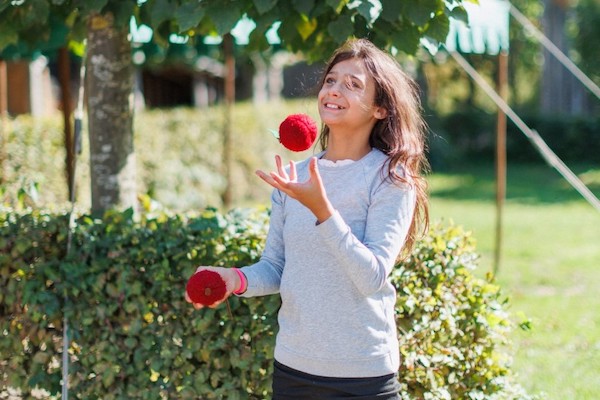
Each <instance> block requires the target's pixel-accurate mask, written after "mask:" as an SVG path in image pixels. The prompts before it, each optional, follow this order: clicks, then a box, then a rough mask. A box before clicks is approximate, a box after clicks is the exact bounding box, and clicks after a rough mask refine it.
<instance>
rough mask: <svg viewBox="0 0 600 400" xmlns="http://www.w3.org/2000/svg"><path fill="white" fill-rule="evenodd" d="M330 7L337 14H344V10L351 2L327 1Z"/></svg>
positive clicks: (343, 0) (346, 0)
mask: <svg viewBox="0 0 600 400" xmlns="http://www.w3.org/2000/svg"><path fill="white" fill-rule="evenodd" d="M325 2H326V3H327V5H328V6H329V7H331V8H332V9H333V10H334V11H335V13H336V14H339V13H341V12H342V9H343V8H344V7H345V6H346V4H348V2H349V0H326V1H325Z"/></svg>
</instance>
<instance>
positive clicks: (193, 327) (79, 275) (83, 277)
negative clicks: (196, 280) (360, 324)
mask: <svg viewBox="0 0 600 400" xmlns="http://www.w3.org/2000/svg"><path fill="white" fill-rule="evenodd" d="M267 218H268V213H267V212H266V211H264V210H263V211H261V210H255V209H247V210H241V209H238V210H233V211H231V212H229V213H227V214H220V213H218V212H216V211H215V210H214V209H206V210H205V211H203V212H202V213H200V214H198V215H193V214H187V215H168V214H161V215H156V216H151V215H144V216H142V217H141V218H140V219H139V220H136V219H134V217H133V213H132V212H130V211H126V212H109V213H107V214H106V215H105V216H104V218H103V219H92V218H90V217H89V216H86V215H83V216H80V217H78V218H77V221H76V222H77V223H76V224H75V228H74V229H73V230H72V235H73V236H72V238H73V241H72V247H71V248H70V251H68V252H67V241H68V237H69V236H68V232H69V231H68V226H69V221H68V218H67V216H65V215H56V214H52V213H48V212H44V211H40V210H30V211H29V212H25V213H16V212H13V211H10V210H4V211H0V282H1V284H2V287H4V288H5V289H4V290H3V291H1V292H0V315H1V316H2V319H1V320H0V333H1V334H2V340H0V388H1V389H0V395H1V394H2V391H6V390H8V389H9V388H17V389H19V390H21V392H22V394H23V395H24V396H26V397H28V398H30V397H31V393H32V392H33V391H34V389H36V388H37V389H38V390H43V391H44V393H46V397H52V396H53V395H54V396H56V395H57V394H58V393H59V392H60V379H61V371H60V360H61V357H62V354H61V352H62V348H61V345H62V331H63V319H62V318H63V313H64V315H65V316H66V317H67V319H68V321H69V333H70V339H71V341H70V346H69V357H70V360H71V363H70V375H69V376H70V387H71V389H70V395H71V397H72V398H81V399H95V398H102V399H129V398H140V399H159V398H177V399H197V398H203V399H214V398H227V399H241V398H254V399H262V398H267V397H268V393H269V392H270V381H271V378H270V376H271V372H272V365H271V357H272V353H273V345H274V334H275V332H276V329H277V326H276V324H277V322H276V314H277V309H278V307H279V297H278V296H267V297H263V298H254V299H240V298H235V297H234V298H231V299H230V300H229V303H230V306H231V313H232V314H231V316H230V315H229V314H228V311H227V308H226V307H224V306H223V307H219V308H217V309H214V310H213V309H203V310H200V311H196V310H194V309H193V308H192V307H190V306H189V305H188V304H187V303H185V302H184V300H183V291H184V287H185V283H186V281H187V279H188V277H189V276H190V275H191V274H192V273H193V271H194V270H195V268H196V266H197V265H222V266H233V265H246V264H249V263H252V262H254V261H255V260H257V259H258V257H259V256H260V253H261V251H262V246H263V244H264V238H265V233H266V228H267V222H268V220H267ZM473 250H474V249H473V247H472V245H471V242H470V239H469V237H468V235H467V234H466V233H464V232H462V231H461V230H460V229H459V228H457V227H449V228H443V227H438V228H437V230H433V231H432V233H431V235H430V236H428V237H427V238H425V239H424V240H423V241H421V242H420V243H419V245H418V247H417V249H416V250H415V251H414V253H413V254H412V255H411V256H410V258H409V259H408V260H407V261H406V262H404V263H401V264H399V265H398V267H397V269H396V270H395V272H394V275H393V281H394V283H395V284H396V286H397V288H398V293H399V295H398V303H397V311H398V323H399V335H400V338H401V344H402V349H401V352H402V356H403V357H402V359H403V365H402V368H401V370H400V381H401V382H402V386H403V395H404V398H406V399H434V398H435V399H444V398H472V399H480V398H502V399H517V398H522V399H525V398H528V397H527V395H526V394H525V393H524V392H523V391H522V389H521V388H520V386H519V385H518V384H517V383H516V382H515V381H514V376H513V375H512V374H511V371H510V363H509V359H510V357H509V355H508V351H509V350H510V348H509V347H507V345H508V344H509V341H508V332H509V330H510V328H511V326H512V323H511V321H510V318H509V315H508V313H507V312H506V306H507V303H506V301H501V295H500V291H499V288H498V287H497V286H495V285H493V283H492V282H490V281H482V280H480V279H476V278H475V277H474V276H473V274H472V271H471V269H472V268H474V266H475V260H476V259H477V256H476V254H475V253H474V251H473ZM67 253H68V254H67Z"/></svg>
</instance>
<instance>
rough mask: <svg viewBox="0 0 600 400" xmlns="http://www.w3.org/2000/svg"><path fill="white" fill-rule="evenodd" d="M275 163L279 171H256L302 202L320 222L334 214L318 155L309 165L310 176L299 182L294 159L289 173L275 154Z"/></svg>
mask: <svg viewBox="0 0 600 400" xmlns="http://www.w3.org/2000/svg"><path fill="white" fill-rule="evenodd" d="M275 164H276V166H277V171H271V173H269V174H267V173H265V172H263V171H260V170H259V171H256V175H258V176H259V177H260V178H261V179H262V180H263V181H265V182H267V183H268V184H269V185H271V186H273V187H274V188H275V189H279V190H281V191H282V192H283V193H285V194H287V195H288V196H290V197H291V198H293V199H296V200H298V201H299V202H300V203H302V204H303V205H304V206H305V207H307V208H308V209H309V210H311V211H312V213H313V214H314V215H315V216H316V217H317V221H318V222H319V223H321V222H323V221H325V220H327V219H328V218H329V217H331V215H333V213H334V211H335V210H334V208H333V206H332V205H331V203H330V202H329V199H328V198H327V193H326V192H325V186H323V181H322V180H321V175H320V174H319V168H318V166H317V158H316V157H313V158H311V160H310V164H309V167H308V171H309V177H308V179H307V180H306V181H305V182H298V176H297V175H296V164H295V163H294V162H293V161H290V172H289V174H288V173H287V172H286V170H285V168H283V164H282V162H281V157H279V156H275Z"/></svg>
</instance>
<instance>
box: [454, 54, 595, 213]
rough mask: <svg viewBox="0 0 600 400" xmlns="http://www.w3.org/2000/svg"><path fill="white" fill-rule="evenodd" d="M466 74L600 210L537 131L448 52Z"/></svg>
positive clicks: (478, 75)
mask: <svg viewBox="0 0 600 400" xmlns="http://www.w3.org/2000/svg"><path fill="white" fill-rule="evenodd" d="M448 53H449V54H450V55H451V56H452V58H454V60H456V62H457V63H458V64H459V65H460V66H461V67H462V68H463V69H464V70H465V72H466V73H467V74H469V76H470V77H471V78H472V79H473V80H474V81H475V82H476V83H477V84H478V85H479V86H480V87H481V88H482V89H483V91H484V92H485V93H486V94H487V95H488V96H489V97H490V98H491V99H492V100H493V101H494V103H496V105H497V106H498V107H499V108H500V109H501V110H502V111H503V112H504V113H505V114H506V115H507V116H508V117H509V118H510V120H511V121H512V122H514V123H515V125H517V127H518V128H519V129H520V130H521V132H523V134H524V135H525V136H526V137H527V139H529V141H530V142H531V143H532V144H533V145H534V147H535V148H536V149H537V150H538V151H539V152H540V154H541V155H542V157H543V158H544V159H545V160H546V162H548V164H550V165H551V166H552V167H554V168H555V169H556V170H557V171H558V172H559V173H560V174H561V175H562V176H563V177H564V178H565V179H566V180H567V181H568V182H569V183H570V184H571V186H573V187H574V188H575V189H576V190H577V191H578V192H579V193H580V194H581V195H582V196H583V197H584V198H585V199H586V200H587V201H588V202H589V203H590V204H591V205H592V206H593V207H594V208H595V209H596V210H597V211H599V212H600V200H598V198H597V197H596V196H595V195H594V193H592V191H591V190H590V189H589V188H588V187H587V186H586V185H585V184H584V183H583V182H582V181H581V180H580V179H579V177H577V175H575V173H573V171H571V170H570V169H569V167H567V166H566V165H565V163H564V162H563V161H562V160H561V159H560V158H559V157H558V156H557V155H556V154H555V153H554V152H553V151H552V149H551V148H550V147H548V145H547V144H546V142H544V139H542V137H541V136H540V135H539V133H538V132H537V131H535V130H533V129H531V128H529V127H528V126H527V124H525V122H523V120H522V119H521V118H519V116H518V115H517V113H515V112H514V111H513V109H512V108H510V106H509V105H508V104H506V102H505V101H504V100H503V99H502V97H500V95H498V93H496V91H495V90H494V89H493V88H492V87H491V86H490V85H489V84H488V83H487V81H486V80H485V79H484V78H483V77H482V76H481V75H480V74H479V73H478V72H477V71H476V70H475V69H474V68H473V67H472V66H471V64H469V62H468V61H467V60H466V59H465V58H464V57H463V56H462V55H460V54H459V53H458V52H455V51H449V52H448Z"/></svg>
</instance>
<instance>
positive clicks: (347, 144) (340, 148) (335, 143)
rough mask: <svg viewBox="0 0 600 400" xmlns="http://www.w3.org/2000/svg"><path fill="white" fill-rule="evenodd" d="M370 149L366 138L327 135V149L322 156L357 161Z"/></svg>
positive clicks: (335, 159)
mask: <svg viewBox="0 0 600 400" xmlns="http://www.w3.org/2000/svg"><path fill="white" fill-rule="evenodd" d="M370 151H371V146H370V145H369V142H368V140H360V139H359V138H348V137H346V138H343V139H341V138H336V136H333V135H329V138H328V140H327V149H326V151H325V154H324V155H323V158H324V159H326V160H331V161H339V160H354V161H358V160H360V159H361V158H363V157H364V156H366V155H367V154H369V152H370Z"/></svg>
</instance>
